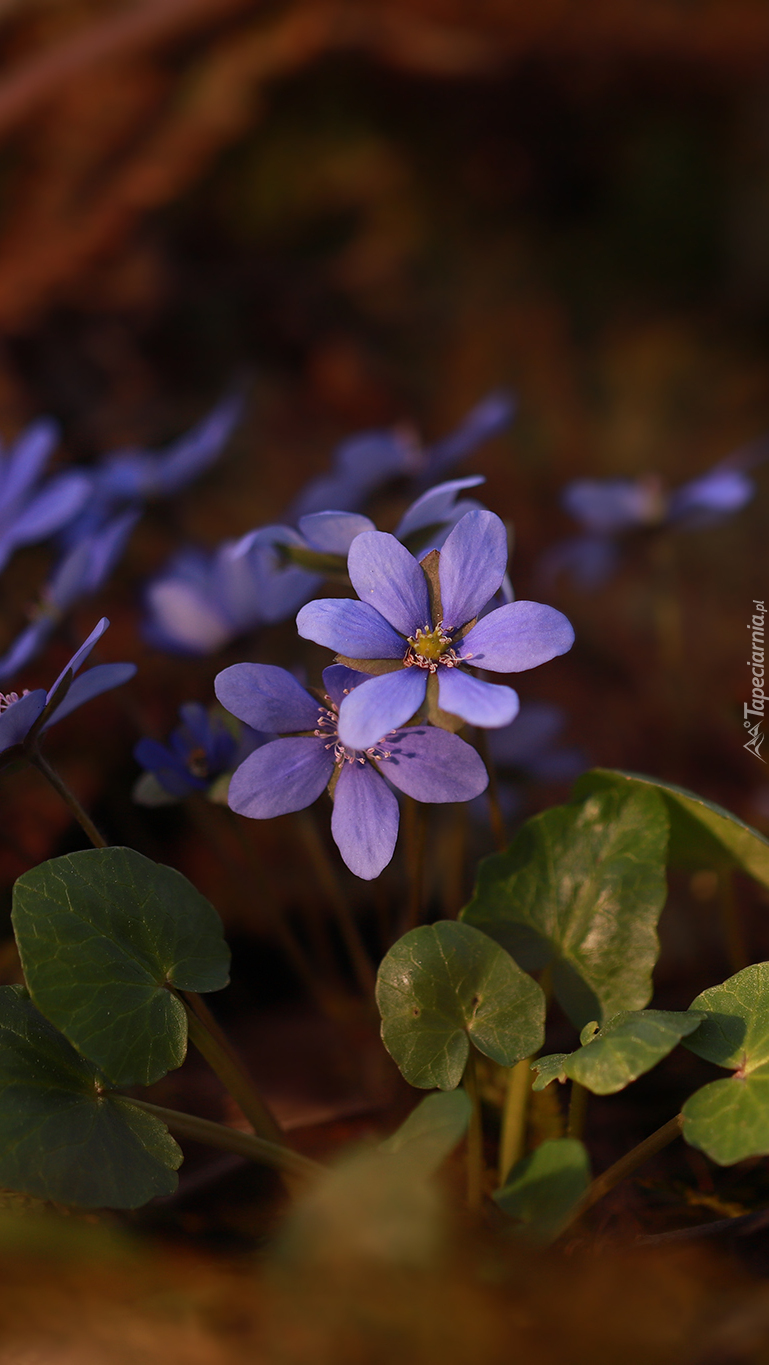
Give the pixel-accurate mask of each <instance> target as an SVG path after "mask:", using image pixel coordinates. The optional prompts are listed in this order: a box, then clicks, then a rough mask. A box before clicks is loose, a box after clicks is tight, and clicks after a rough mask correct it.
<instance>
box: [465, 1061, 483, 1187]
mask: <svg viewBox="0 0 769 1365" xmlns="http://www.w3.org/2000/svg"><path fill="white" fill-rule="evenodd" d="M462 1083H463V1085H464V1087H465V1090H466V1091H467V1093H468V1096H469V1098H470V1102H471V1104H472V1112H471V1114H470V1126H469V1128H468V1130H467V1207H468V1208H469V1209H471V1210H472V1211H473V1212H474V1213H477V1212H478V1211H479V1210H480V1207H481V1200H482V1198H483V1123H482V1119H481V1100H480V1096H479V1094H478V1072H477V1069H476V1065H475V1052H474V1050H473V1045H472V1043H471V1044H470V1052H469V1055H468V1058H467V1064H466V1066H465V1074H464V1076H463V1078H462Z"/></svg>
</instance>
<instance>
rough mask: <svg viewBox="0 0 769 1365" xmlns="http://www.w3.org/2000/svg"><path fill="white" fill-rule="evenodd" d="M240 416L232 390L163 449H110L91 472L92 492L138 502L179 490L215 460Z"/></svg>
mask: <svg viewBox="0 0 769 1365" xmlns="http://www.w3.org/2000/svg"><path fill="white" fill-rule="evenodd" d="M242 415H243V398H242V397H241V396H240V395H239V394H232V395H230V396H229V397H228V398H225V399H223V400H222V402H221V403H218V404H217V406H216V407H215V408H214V409H213V411H212V412H209V414H208V416H207V417H204V418H203V420H202V422H199V423H198V424H197V426H194V427H193V428H192V430H191V431H187V432H185V434H184V435H183V436H180V437H179V439H178V440H176V441H173V442H172V443H171V445H169V446H167V447H166V449H165V450H160V451H149V450H136V449H127V450H115V451H113V452H112V453H111V454H110V455H107V456H105V458H104V460H103V461H102V464H101V466H100V467H99V469H97V470H96V471H95V480H96V490H97V493H99V494H101V495H102V496H104V497H106V498H107V499H109V500H110V501H111V502H143V501H145V500H148V499H150V498H168V497H172V496H173V495H174V494H175V493H180V492H181V490H182V489H183V488H186V487H187V485H188V484H190V483H192V480H193V479H196V478H197V477H198V475H199V474H202V473H203V472H204V471H205V470H206V469H208V468H209V467H210V466H211V465H212V464H214V462H215V461H216V460H218V459H219V456H220V455H221V453H222V451H223V450H224V447H225V446H226V444H227V442H228V440H229V439H230V436H231V435H232V433H233V431H234V429H235V427H236V426H237V424H238V422H239V421H240V419H241V417H242Z"/></svg>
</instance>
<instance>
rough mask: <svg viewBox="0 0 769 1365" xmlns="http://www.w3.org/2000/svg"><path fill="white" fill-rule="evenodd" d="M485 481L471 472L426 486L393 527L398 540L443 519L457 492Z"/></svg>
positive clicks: (448, 511)
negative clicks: (433, 486) (424, 490)
mask: <svg viewBox="0 0 769 1365" xmlns="http://www.w3.org/2000/svg"><path fill="white" fill-rule="evenodd" d="M485 482H486V480H485V478H484V476H483V474H471V475H469V477H468V478H466V479H449V481H448V482H447V483H439V484H436V486H435V488H428V490H427V492H426V493H423V494H422V496H421V498H417V500H416V502H412V504H411V506H410V507H407V508H406V511H405V512H404V513H403V516H402V517H401V519H400V521H399V522H398V525H397V526H396V528H395V534H396V536H397V537H398V540H405V539H406V537H407V536H410V535H413V533H414V531H421V530H422V528H423V527H425V526H432V525H434V524H435V523H436V522H441V521H444V520H445V519H446V518H447V517H449V516H450V515H451V513H452V511H453V510H454V505H455V502H456V496H457V493H460V492H462V490H463V489H465V488H476V487H477V486H478V484H480V483H485Z"/></svg>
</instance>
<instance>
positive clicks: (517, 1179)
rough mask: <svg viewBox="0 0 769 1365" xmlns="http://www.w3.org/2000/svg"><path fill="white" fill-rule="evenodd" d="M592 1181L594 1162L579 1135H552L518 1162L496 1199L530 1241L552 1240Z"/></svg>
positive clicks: (566, 1221)
mask: <svg viewBox="0 0 769 1365" xmlns="http://www.w3.org/2000/svg"><path fill="white" fill-rule="evenodd" d="M589 1184H590V1161H589V1159H588V1155H587V1151H586V1149H585V1147H584V1146H583V1144H582V1143H581V1142H579V1141H578V1140H577V1139H576V1138H568V1137H566V1138H552V1139H551V1140H550V1141H548V1142H543V1143H541V1144H540V1146H539V1147H537V1148H536V1149H535V1150H534V1151H533V1152H532V1153H531V1155H530V1156H527V1157H524V1159H523V1161H519V1162H518V1163H517V1165H515V1166H514V1167H513V1169H512V1171H511V1172H510V1175H509V1176H508V1180H507V1184H506V1185H505V1186H504V1188H503V1189H501V1190H497V1192H496V1194H495V1195H494V1201H495V1203H497V1204H498V1205H499V1207H500V1208H501V1209H502V1211H503V1212H504V1213H506V1214H507V1215H508V1217H510V1218H514V1219H516V1220H517V1221H518V1223H519V1227H518V1229H517V1231H518V1232H519V1234H520V1235H521V1236H522V1237H525V1238H526V1239H527V1240H528V1241H531V1242H537V1243H539V1244H543V1243H547V1242H552V1241H553V1240H554V1239H555V1238H556V1237H557V1236H558V1234H559V1233H560V1232H561V1230H562V1229H563V1228H564V1227H565V1226H566V1224H567V1223H568V1221H569V1217H570V1215H571V1213H572V1210H573V1209H574V1207H575V1205H576V1204H577V1203H578V1202H579V1200H580V1199H581V1198H582V1196H583V1194H584V1193H585V1191H586V1189H587V1187H588V1185H589Z"/></svg>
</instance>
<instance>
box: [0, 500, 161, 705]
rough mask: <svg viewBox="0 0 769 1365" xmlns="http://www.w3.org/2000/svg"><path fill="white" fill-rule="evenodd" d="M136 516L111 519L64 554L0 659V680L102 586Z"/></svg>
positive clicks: (125, 514) (33, 655)
mask: <svg viewBox="0 0 769 1365" xmlns="http://www.w3.org/2000/svg"><path fill="white" fill-rule="evenodd" d="M139 516H140V513H139V512H138V511H133V510H132V511H127V512H123V513H121V514H120V515H118V516H116V517H113V518H112V520H111V521H108V522H107V523H106V525H104V526H102V527H101V528H100V529H99V530H97V531H93V532H92V533H91V534H89V535H86V536H84V537H83V538H82V539H81V540H80V541H78V542H77V543H76V544H75V545H74V546H73V548H72V549H71V550H70V551H69V552H68V553H67V554H65V555H64V557H63V559H62V560H61V561H60V563H59V564H58V566H57V567H56V569H55V570H54V572H53V574H52V576H51V578H50V579H49V581H48V583H46V584H45V586H44V587H43V589H42V592H41V594H40V602H39V604H38V606H37V607H36V608H35V609H34V616H33V619H32V621H31V622H30V624H29V625H28V626H26V627H25V629H24V630H23V631H22V632H21V634H20V635H19V636H17V638H16V639H15V640H14V642H13V644H12V645H11V646H10V647H9V649H8V650H7V651H6V653H5V654H4V655H3V657H2V658H0V678H3V679H4V678H8V677H12V676H13V674H14V673H17V672H18V670H19V669H20V668H25V667H26V665H27V664H28V663H30V662H31V661H32V659H34V658H36V657H37V655H38V654H39V653H40V651H41V650H42V649H43V647H44V646H45V645H46V644H47V643H48V640H49V639H50V637H51V635H52V634H53V632H54V631H55V630H56V628H57V626H58V625H59V624H60V622H61V621H62V620H63V618H64V616H66V614H67V612H69V611H71V610H72V608H73V607H74V606H75V605H76V603H78V602H79V601H81V600H82V598H84V597H89V596H91V595H92V594H93V593H96V592H98V591H99V590H100V589H101V588H102V587H103V586H104V584H105V583H106V581H107V579H108V578H109V576H110V574H111V572H112V570H113V568H114V566H115V563H116V561H117V559H118V558H119V557H120V555H121V554H122V553H123V550H124V548H125V545H126V541H127V540H128V537H129V536H130V534H131V531H132V530H133V528H134V526H135V525H136V522H137V520H138V518H139Z"/></svg>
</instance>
